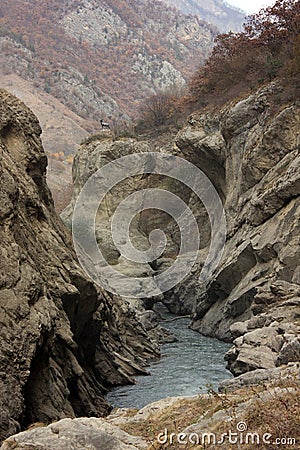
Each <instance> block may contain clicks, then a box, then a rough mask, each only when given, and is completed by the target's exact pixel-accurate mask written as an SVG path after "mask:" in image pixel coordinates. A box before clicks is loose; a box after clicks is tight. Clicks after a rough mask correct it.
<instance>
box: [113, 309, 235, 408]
mask: <svg viewBox="0 0 300 450" xmlns="http://www.w3.org/2000/svg"><path fill="white" fill-rule="evenodd" d="M164 318H166V319H169V320H170V319H172V318H174V316H172V315H171V314H169V313H164ZM189 323H190V319H189V318H180V319H178V320H174V321H170V322H164V323H163V324H162V325H163V326H164V327H165V328H168V329H169V330H170V331H171V332H172V333H174V335H175V336H176V338H177V339H178V340H177V342H173V343H169V344H164V345H163V346H162V347H161V359H160V360H158V361H156V362H154V363H153V364H151V366H150V367H149V372H150V373H151V375H149V376H139V377H136V384H135V385H130V386H121V387H118V388H115V389H114V390H113V391H111V392H110V393H109V394H108V395H107V396H106V399H107V400H108V402H109V403H110V404H112V406H114V407H119V408H122V407H126V408H128V407H131V408H142V407H143V406H145V405H146V404H148V403H151V402H153V401H156V400H160V399H161V398H164V397H170V396H180V395H184V396H189V395H195V394H200V393H204V392H207V389H208V388H211V387H213V388H214V389H217V387H218V384H219V382H220V381H222V380H224V379H226V378H231V377H232V375H231V373H230V372H229V371H228V370H226V369H225V361H224V354H225V353H226V351H227V350H228V349H229V348H230V347H231V344H228V343H224V342H221V341H218V340H217V339H213V338H209V337H205V336H202V335H201V334H199V333H197V332H196V331H193V330H191V329H189V328H188V325H189Z"/></svg>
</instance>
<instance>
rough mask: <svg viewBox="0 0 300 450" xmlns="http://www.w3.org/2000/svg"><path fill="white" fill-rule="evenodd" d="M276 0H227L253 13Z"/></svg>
mask: <svg viewBox="0 0 300 450" xmlns="http://www.w3.org/2000/svg"><path fill="white" fill-rule="evenodd" d="M275 1H276V0H227V3H230V4H231V5H233V6H237V7H238V8H241V9H242V10H243V11H246V12H247V13H248V14H253V13H256V12H258V11H259V10H260V9H261V8H265V7H266V6H273V5H274V3H275Z"/></svg>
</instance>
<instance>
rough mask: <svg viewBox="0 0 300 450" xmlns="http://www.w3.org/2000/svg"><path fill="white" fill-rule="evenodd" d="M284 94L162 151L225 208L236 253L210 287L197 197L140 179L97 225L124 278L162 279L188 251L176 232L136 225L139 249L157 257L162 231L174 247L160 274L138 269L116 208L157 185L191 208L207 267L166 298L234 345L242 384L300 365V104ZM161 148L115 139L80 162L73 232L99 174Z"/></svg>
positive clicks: (160, 220)
mask: <svg viewBox="0 0 300 450" xmlns="http://www.w3.org/2000/svg"><path fill="white" fill-rule="evenodd" d="M281 95H282V87H281V86H280V84H278V83H270V84H269V85H267V86H265V87H263V88H261V89H260V90H259V91H257V92H256V93H253V94H252V95H250V96H248V97H247V96H246V97H245V98H244V99H239V100H236V101H234V102H232V103H231V104H230V105H227V106H226V107H224V108H223V109H221V110H219V111H217V110H215V111H214V112H209V111H205V112H202V113H197V114H193V116H192V117H191V118H190V120H189V121H188V125H187V126H186V127H184V128H183V129H182V130H181V131H180V132H179V133H178V134H177V136H176V138H175V146H174V145H172V143H171V142H170V143H169V144H162V145H161V146H160V147H159V144H157V149H158V150H159V151H161V150H164V151H166V152H168V153H170V154H173V155H179V156H183V157H184V158H186V159H187V160H188V161H190V162H192V163H193V164H194V165H195V166H197V167H199V168H200V169H201V170H202V171H203V172H204V173H205V174H206V175H207V176H208V177H209V179H210V180H211V181H212V183H213V184H214V186H215V187H216V189H217V191H218V193H219V196H220V198H221V200H222V202H223V204H224V209H225V213H226V218H227V240H226V246H225V250H224V254H223V257H222V260H221V263H220V264H219V266H218V267H217V269H216V271H215V273H214V274H213V276H212V277H210V278H209V279H208V280H207V281H206V282H205V283H204V284H199V282H198V276H199V273H200V270H201V268H202V266H203V262H204V261H205V258H206V256H207V253H208V246H209V245H210V224H209V221H208V216H207V213H206V212H205V208H204V207H203V205H201V202H200V201H198V200H197V198H196V196H195V195H194V194H193V193H191V192H190V191H189V190H188V189H185V188H184V187H182V186H180V185H176V184H174V183H172V184H170V183H169V185H168V184H166V181H162V180H159V183H158V184H157V182H158V180H157V179H155V177H153V176H152V175H149V176H148V175H146V176H145V175H144V176H139V177H135V179H134V182H133V183H132V182H131V184H130V183H127V185H126V187H125V186H124V185H120V186H119V187H118V188H117V189H115V190H114V191H113V192H112V193H111V194H110V196H109V197H108V201H107V202H106V205H107V206H106V209H105V210H103V209H102V210H100V213H99V217H100V220H99V221H98V225H97V237H98V240H99V242H101V243H102V246H103V251H104V253H105V255H106V257H107V260H108V261H109V262H110V263H111V264H114V265H115V267H118V268H119V270H120V271H123V273H127V274H131V275H133V274H134V275H135V276H144V275H148V276H149V277H153V278H154V277H155V275H156V274H157V273H160V272H162V271H164V270H166V269H167V268H168V267H169V266H170V265H171V264H172V262H173V261H174V255H175V254H176V253H177V251H178V248H179V244H180V236H179V235H178V232H176V228H175V227H174V225H173V224H172V222H170V221H169V218H167V217H166V216H162V215H159V216H157V217H156V218H154V219H153V217H152V216H151V215H149V214H141V215H140V216H139V218H138V219H137V220H135V221H133V223H132V234H133V236H134V242H135V244H136V245H137V247H139V248H142V249H145V248H148V247H149V241H148V236H149V232H150V231H151V229H154V228H160V229H163V230H164V231H165V233H166V236H167V238H168V245H167V253H166V254H164V255H163V257H162V258H158V259H157V260H156V261H155V265H153V264H150V265H148V264H142V265H140V266H139V265H132V264H129V265H128V262H125V261H124V259H123V258H121V257H120V254H119V253H118V252H116V250H115V247H114V245H113V243H112V240H111V235H110V234H111V230H110V219H111V216H112V214H113V212H114V209H115V207H116V206H117V205H118V204H119V203H120V201H121V200H122V199H123V198H126V197H128V196H129V195H130V194H131V193H132V192H133V191H134V190H141V189H145V188H149V187H152V186H155V187H163V188H164V187H165V188H166V189H169V190H171V191H172V192H174V193H175V194H176V195H178V196H179V197H181V198H182V199H183V200H184V201H185V202H186V203H188V204H189V207H190V209H191V210H192V211H193V213H194V215H195V217H196V218H197V221H198V224H199V229H200V231H201V241H200V249H199V254H198V260H197V263H196V265H195V266H194V268H193V269H192V271H191V274H190V276H189V277H188V278H187V279H185V280H184V282H183V283H181V284H179V285H177V286H176V287H175V288H174V289H172V290H171V291H168V292H165V293H164V295H163V297H162V296H160V298H159V299H160V300H161V301H163V303H164V304H165V305H166V306H167V307H168V308H169V309H170V310H171V311H173V312H175V313H177V314H193V322H192V327H193V329H195V330H197V331H199V332H201V333H203V334H205V335H209V336H214V337H217V338H219V339H223V340H226V341H231V342H234V347H233V348H232V349H231V350H230V351H229V352H228V353H227V355H226V360H227V362H228V368H229V369H230V370H231V371H232V372H233V373H234V374H235V375H240V374H241V373H244V372H247V371H251V370H256V369H269V368H274V367H276V366H279V365H281V364H286V363H288V362H292V361H297V360H299V340H298V338H297V335H298V334H299V325H297V323H299V301H300V298H299V286H300V265H299V260H300V258H299V257H300V245H299V244H300V241H299V239H300V238H299V236H300V225H299V223H300V202H299V193H300V178H299V177H300V151H299V145H300V143H299V141H300V138H299V129H300V112H299V104H298V103H297V102H296V103H288V104H286V103H282V104H281V105H280V102H279V104H276V98H280V96H281ZM153 148H154V147H153V143H152V142H151V141H147V140H138V139H121V140H119V141H112V139H110V138H108V137H107V136H106V137H105V136H104V138H103V140H98V141H95V142H92V143H90V144H88V145H85V146H82V147H81V149H80V150H79V151H78V152H77V155H76V157H75V163H74V169H73V177H74V186H75V189H74V196H73V200H72V202H71V204H70V205H69V207H68V208H67V209H66V210H65V211H64V213H63V218H64V220H65V221H66V222H67V223H68V224H69V226H71V223H70V217H71V215H72V212H73V208H74V203H75V201H76V198H77V195H78V193H79V192H80V190H81V189H82V187H83V185H84V183H85V182H86V180H87V179H88V178H89V177H90V176H91V174H92V173H94V172H95V171H96V170H97V169H98V168H101V167H103V165H105V164H106V163H107V162H109V161H111V160H114V159H117V158H119V157H120V156H123V155H127V154H131V153H139V152H149V151H152V150H153ZM155 183H156V184H155ZM105 224H106V225H105ZM176 233H177V234H176ZM154 302H155V299H150V301H148V303H147V305H146V306H147V307H152V305H153V303H154Z"/></svg>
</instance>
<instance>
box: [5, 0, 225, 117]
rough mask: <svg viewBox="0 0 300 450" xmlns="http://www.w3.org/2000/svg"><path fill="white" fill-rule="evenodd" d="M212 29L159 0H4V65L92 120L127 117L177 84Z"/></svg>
mask: <svg viewBox="0 0 300 450" xmlns="http://www.w3.org/2000/svg"><path fill="white" fill-rule="evenodd" d="M216 34H217V29H216V28H215V27H214V26H212V25H209V24H207V23H206V22H204V21H202V20H201V19H200V18H199V17H193V16H185V15H183V14H182V13H180V12H179V11H178V10H176V9H175V8H171V7H167V6H166V5H165V4H163V3H162V2H158V1H156V0H150V1H145V0H134V1H133V2H130V4H128V2H126V1H124V0H107V1H106V2H104V1H102V0H101V1H95V0H84V1H82V0H64V1H58V0H44V1H37V0H28V1H24V0H9V1H8V0H3V1H2V2H1V5H0V45H1V56H0V61H1V67H2V70H3V71H4V74H10V73H13V74H17V75H19V76H21V77H22V78H24V79H26V80H27V81H31V82H33V84H34V86H35V87H36V88H37V89H41V90H43V91H45V92H46V93H48V94H51V95H53V96H54V97H56V98H58V99H59V100H61V101H62V103H63V104H64V105H65V106H67V107H68V108H70V109H71V110H73V111H74V112H76V113H77V114H78V115H79V116H81V117H83V118H86V119H89V120H93V119H96V120H99V116H100V117H101V115H102V116H104V117H105V118H107V117H108V118H113V117H115V118H119V119H120V118H121V117H123V118H125V119H126V118H127V117H128V116H129V115H132V114H133V112H134V111H135V110H136V106H137V104H138V103H139V101H140V100H141V99H142V98H144V97H146V96H148V95H149V94H151V93H153V92H155V91H157V90H159V89H165V88H168V87H170V86H174V85H176V86H182V85H183V84H184V82H185V80H186V79H187V78H188V76H189V75H190V73H191V72H192V71H193V70H194V69H195V68H196V67H197V66H198V65H199V64H200V63H202V62H203V61H204V60H205V58H206V57H207V56H208V54H209V53H210V51H211V49H212V45H213V40H214V38H215V36H216Z"/></svg>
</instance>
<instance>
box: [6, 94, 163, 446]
mask: <svg viewBox="0 0 300 450" xmlns="http://www.w3.org/2000/svg"><path fill="white" fill-rule="evenodd" d="M40 134H41V129H40V127H39V124H38V121H37V119H36V117H35V116H34V115H33V113H32V112H31V111H30V110H29V109H28V108H27V107H26V106H25V105H24V104H23V103H21V102H20V101H19V100H18V99H16V98H15V97H13V96H12V95H11V94H8V93H7V92H6V91H3V90H1V91H0V152H1V158H0V178H1V184H0V198H1V202H0V252H1V260H0V321H1V329H0V367H1V369H0V398H1V406H0V439H3V438H4V437H6V436H8V435H10V434H12V433H14V432H16V431H17V430H19V429H20V427H22V426H25V425H27V424H29V423H31V422H34V421H41V422H49V421H53V420H56V419H61V418H63V417H75V416H77V415H81V416H82V415H87V416H91V415H93V416H98V415H102V414H104V413H106V412H107V411H108V410H109V406H108V405H107V404H106V402H105V401H104V399H103V393H104V392H105V389H106V388H107V387H109V386H113V385H116V384H119V383H124V382H130V380H131V376H132V375H133V374H134V373H143V372H144V371H145V369H144V368H143V366H144V365H145V361H146V360H147V359H148V358H150V357H153V356H157V354H158V351H157V348H156V347H155V346H154V345H153V344H152V343H151V341H150V339H149V338H148V336H147V334H146V331H145V329H144V328H143V327H142V326H141V325H140V324H139V322H138V321H137V319H136V316H135V313H134V312H133V311H132V310H131V309H130V308H129V306H128V304H127V303H126V302H123V301H121V300H120V299H119V298H118V297H116V296H115V297H114V299H112V298H111V297H110V296H109V295H108V294H106V293H104V292H102V291H101V290H100V289H99V288H98V287H97V286H95V285H94V284H93V283H92V282H91V281H90V280H89V279H88V278H87V277H86V276H85V274H84V273H83V271H82V270H81V268H80V266H79V264H78V263H77V260H76V257H75V253H74V251H73V250H72V247H71V244H70V236H69V233H68V231H67V229H66V228H65V227H64V225H63V223H62V222H61V220H60V219H59V217H58V216H57V215H56V214H55V211H54V207H53V201H52V197H51V194H50V191H49V189H48V187H47V185H46V181H45V171H46V165H47V158H46V156H45V153H44V151H43V148H42V145H41V140H40Z"/></svg>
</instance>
